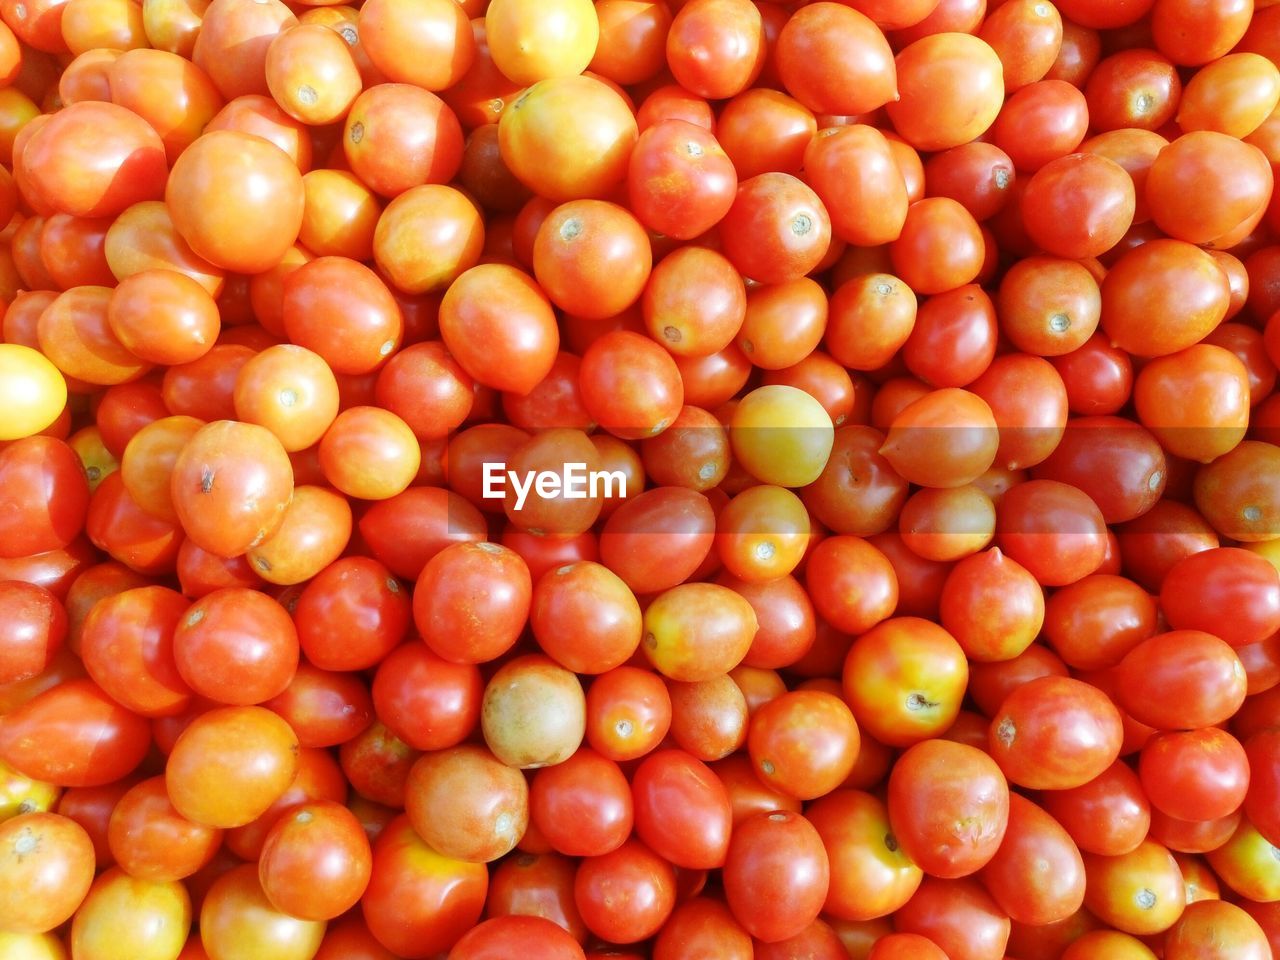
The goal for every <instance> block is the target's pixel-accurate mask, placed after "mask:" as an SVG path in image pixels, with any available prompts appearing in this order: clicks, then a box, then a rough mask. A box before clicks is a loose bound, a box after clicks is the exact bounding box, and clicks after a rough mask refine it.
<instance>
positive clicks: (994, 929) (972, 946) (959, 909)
mask: <svg viewBox="0 0 1280 960" xmlns="http://www.w3.org/2000/svg"><path fill="white" fill-rule="evenodd" d="M1009 926H1010V924H1009V918H1008V917H1007V916H1005V914H1004V913H1003V911H1001V909H1000V907H999V906H998V905H997V904H996V902H995V900H993V899H992V898H991V896H990V895H989V894H988V893H987V892H986V891H985V890H984V889H983V888H982V886H981V885H979V884H978V883H977V882H976V881H974V880H972V879H968V878H965V879H960V880H939V879H936V878H934V877H926V878H925V880H924V882H923V883H921V885H920V889H919V890H917V891H916V894H915V896H913V897H912V898H911V899H910V900H909V901H907V903H906V905H905V906H904V907H903V908H902V909H901V910H899V911H898V913H897V915H896V917H895V921H894V927H895V929H897V930H898V931H900V932H903V933H914V934H916V935H918V936H924V937H927V938H928V939H929V940H931V941H932V942H934V943H935V944H938V945H939V946H941V947H942V948H943V949H944V950H945V951H946V955H947V956H948V957H955V958H959V960H999V958H1000V957H1001V956H1002V955H1003V953H1004V948H1005V944H1006V943H1007V941H1008V939H1009Z"/></svg>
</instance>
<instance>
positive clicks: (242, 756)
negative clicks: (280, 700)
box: [165, 706, 298, 827]
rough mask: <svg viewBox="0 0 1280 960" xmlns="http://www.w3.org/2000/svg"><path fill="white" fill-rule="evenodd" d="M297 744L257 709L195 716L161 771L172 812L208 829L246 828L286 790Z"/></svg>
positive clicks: (283, 726)
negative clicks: (173, 810)
mask: <svg viewBox="0 0 1280 960" xmlns="http://www.w3.org/2000/svg"><path fill="white" fill-rule="evenodd" d="M297 750H298V741H297V737H296V736H295V735H294V733H293V731H292V730H291V729H290V728H289V726H288V724H286V723H285V722H284V721H283V720H282V719H280V717H279V716H277V715H276V714H274V713H272V712H271V711H270V710H266V709H264V708H262V707H256V706H249V707H222V708H219V709H215V710H210V711H209V712H207V713H202V714H200V715H199V716H197V717H196V718H195V719H194V720H193V721H192V722H191V723H190V725H189V726H188V727H187V728H186V729H185V730H184V731H183V732H182V734H181V735H180V736H179V737H178V740H177V743H175V744H174V747H173V749H172V751H171V752H170V754H169V762H168V765H167V766H166V768H165V783H166V785H167V787H168V792H169V799H170V801H171V802H172V803H173V805H174V807H175V809H177V811H178V812H179V813H181V814H182V815H183V816H184V817H186V818H187V819H189V820H193V821H195V822H196V823H202V824H205V825H207V826H212V827H238V826H243V825H244V824H247V823H250V822H251V821H253V820H254V819H256V818H257V817H258V816H259V815H260V814H262V813H263V812H264V811H265V810H266V809H267V808H268V807H270V806H271V804H272V803H274V802H275V801H276V800H277V799H278V798H279V797H280V795H281V794H283V793H284V791H285V790H286V789H287V788H288V786H289V784H290V782H291V781H292V780H293V777H294V774H295V773H296V772H297V769H298V756H297Z"/></svg>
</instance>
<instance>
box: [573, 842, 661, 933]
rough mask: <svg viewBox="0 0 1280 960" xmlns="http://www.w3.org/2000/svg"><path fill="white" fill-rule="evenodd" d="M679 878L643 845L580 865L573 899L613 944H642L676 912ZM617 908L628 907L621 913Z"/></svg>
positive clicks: (592, 928) (629, 846)
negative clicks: (642, 941)
mask: <svg viewBox="0 0 1280 960" xmlns="http://www.w3.org/2000/svg"><path fill="white" fill-rule="evenodd" d="M675 887H676V873H675V869H674V868H673V867H672V866H671V864H669V863H667V861H665V860H663V859H662V858H661V857H659V856H658V855H657V854H655V853H654V852H653V851H652V850H650V849H649V848H648V847H646V846H645V845H644V844H643V843H641V842H640V841H639V840H636V839H631V840H627V841H626V842H625V843H623V844H622V846H620V847H618V849H616V850H614V851H612V852H611V853H606V854H604V855H602V856H598V857H587V858H586V859H584V860H582V861H581V862H580V863H579V865H578V872H577V875H576V876H575V877H574V881H573V899H574V902H575V903H576V904H577V906H578V910H579V912H580V913H581V914H582V919H583V920H584V921H585V922H586V925H587V928H588V929H589V930H590V931H591V932H592V933H594V934H595V935H596V936H598V937H601V938H602V939H605V940H608V941H609V942H612V943H638V942H640V941H641V940H645V939H647V938H648V937H650V936H652V935H653V934H654V933H656V932H657V931H658V930H659V929H660V928H661V927H662V925H663V924H664V923H665V922H666V919H667V917H669V916H670V915H671V911H672V910H673V909H674V907H675V900H676V889H675ZM617 904H625V908H624V909H618V907H617Z"/></svg>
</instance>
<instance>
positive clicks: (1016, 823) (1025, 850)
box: [980, 793, 1085, 926]
mask: <svg viewBox="0 0 1280 960" xmlns="http://www.w3.org/2000/svg"><path fill="white" fill-rule="evenodd" d="M980 879H981V880H982V883H983V885H984V886H985V887H986V888H987V892H988V893H990V894H991V895H992V896H993V897H994V898H995V900H996V902H997V903H998V904H1000V908H1001V909H1002V910H1004V911H1005V912H1006V913H1008V914H1009V916H1010V918H1011V919H1014V920H1017V921H1018V922H1019V923H1026V924H1032V925H1036V926H1041V925H1043V924H1046V923H1055V922H1058V921H1060V920H1065V919H1066V918H1067V917H1069V916H1071V915H1072V914H1073V913H1075V912H1076V911H1077V910H1079V909H1080V907H1081V905H1082V904H1083V903H1084V887H1085V877H1084V861H1083V860H1082V859H1081V858H1080V851H1079V850H1078V849H1077V847H1076V845H1075V842H1074V841H1073V840H1072V839H1071V837H1070V836H1069V835H1068V834H1067V832H1066V830H1064V829H1063V828H1062V825H1061V824H1059V823H1058V822H1057V821H1056V820H1055V819H1054V818H1053V817H1052V816H1050V815H1049V814H1048V813H1046V812H1045V811H1044V810H1043V809H1042V808H1040V807H1037V806H1036V805H1035V804H1034V803H1032V802H1031V801H1030V800H1027V799H1025V798H1023V797H1022V796H1020V795H1019V794H1016V793H1011V794H1010V795H1009V827H1008V829H1007V830H1006V831H1005V836H1004V840H1003V841H1002V842H1001V844H1000V849H999V850H997V851H996V855H995V856H994V857H993V858H992V859H991V860H990V861H989V862H988V863H987V865H986V866H985V867H983V868H982V872H981V874H980Z"/></svg>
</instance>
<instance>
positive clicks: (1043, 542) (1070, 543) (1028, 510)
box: [996, 480, 1106, 586]
mask: <svg viewBox="0 0 1280 960" xmlns="http://www.w3.org/2000/svg"><path fill="white" fill-rule="evenodd" d="M996 543H997V544H998V545H999V547H1000V549H1001V550H1003V551H1004V552H1005V553H1006V554H1008V555H1009V556H1010V557H1012V558H1013V559H1014V560H1017V561H1018V562H1019V563H1020V564H1022V565H1023V566H1024V567H1026V568H1027V569H1028V570H1029V571H1031V574H1032V575H1033V576H1034V577H1035V578H1036V580H1038V581H1039V582H1040V583H1041V584H1043V585H1045V586H1065V585H1067V584H1069V583H1074V582H1075V581H1077V580H1079V579H1081V578H1082V577H1086V576H1088V575H1089V574H1090V573H1093V572H1094V571H1095V570H1097V569H1098V567H1099V566H1100V565H1101V563H1102V561H1103V558H1104V557H1105V553H1106V521H1105V520H1104V518H1103V516H1102V511H1100V510H1099V509H1098V507H1097V505H1096V504H1095V503H1094V502H1093V500H1092V499H1090V497H1089V495H1088V494H1086V493H1084V492H1083V491H1081V490H1079V489H1078V488H1076V487H1073V486H1070V485H1069V484H1065V483H1061V482H1059V481H1056V480H1030V481H1028V482H1026V483H1021V484H1018V485H1017V486H1016V487H1014V488H1013V489H1011V490H1010V491H1009V492H1008V493H1006V494H1005V495H1004V497H1002V498H1001V500H1000V503H999V504H998V505H997V506H996Z"/></svg>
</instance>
